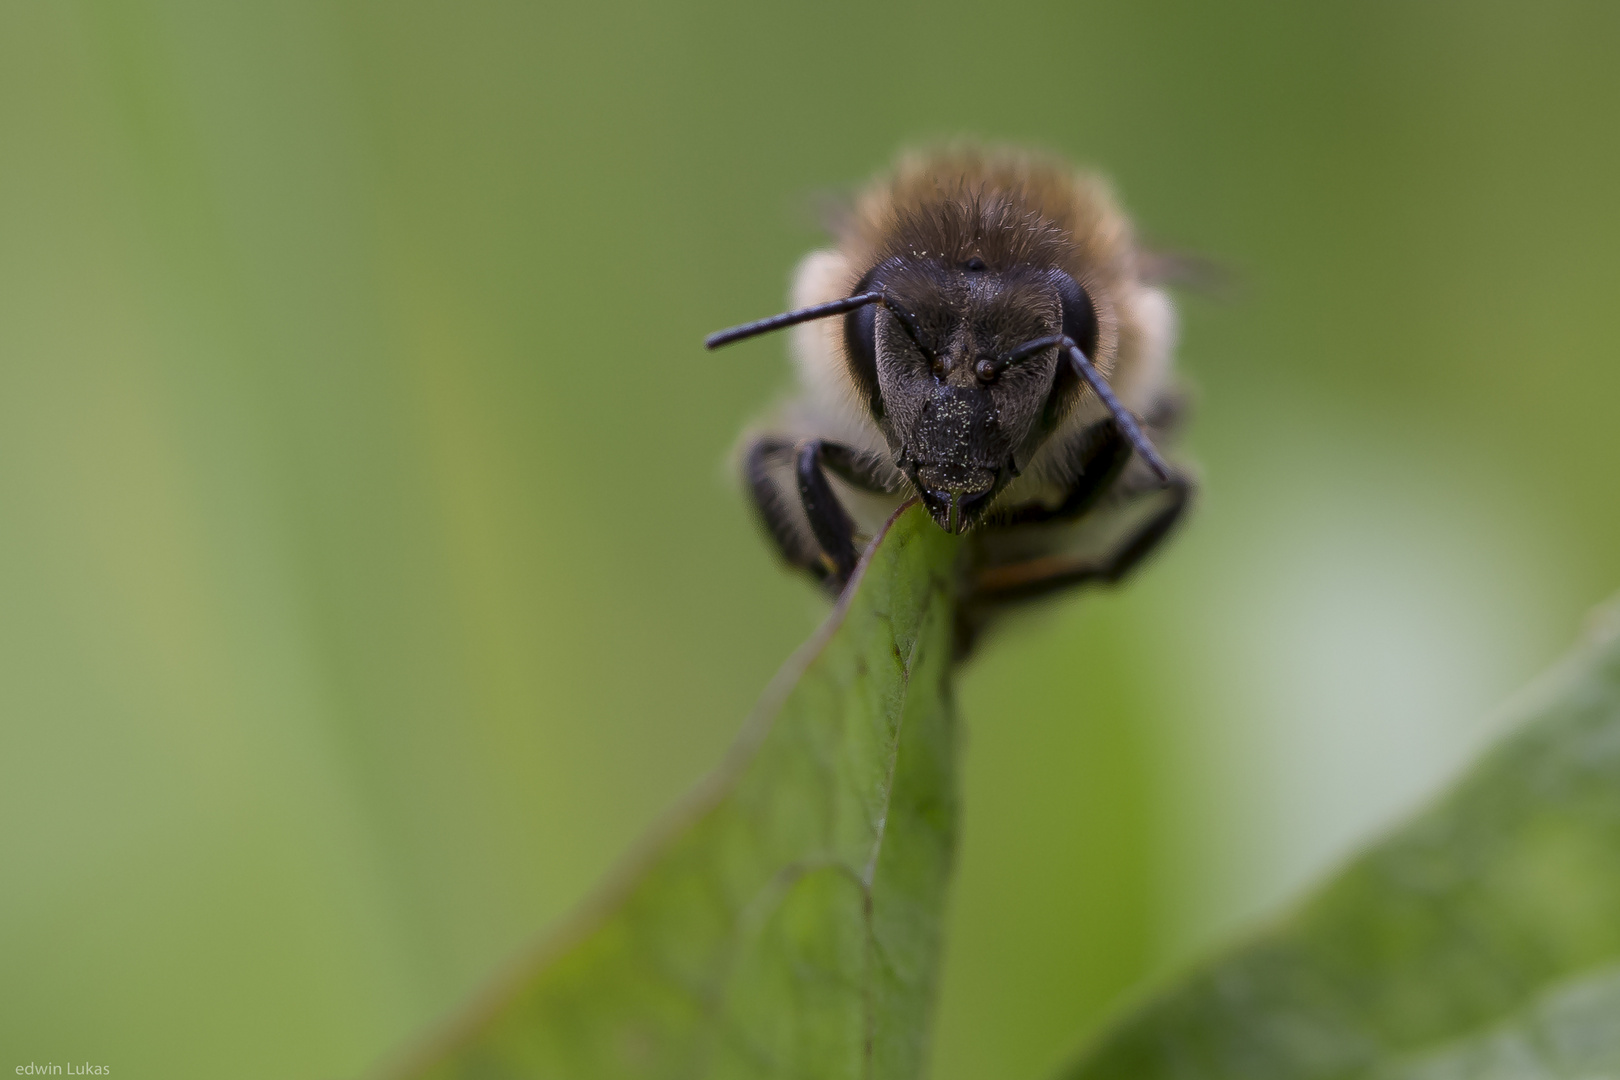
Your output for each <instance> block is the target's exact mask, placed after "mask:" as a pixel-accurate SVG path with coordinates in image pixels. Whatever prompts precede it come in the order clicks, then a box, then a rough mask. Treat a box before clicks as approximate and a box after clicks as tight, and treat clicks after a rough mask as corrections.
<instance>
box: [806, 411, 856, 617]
mask: <svg viewBox="0 0 1620 1080" xmlns="http://www.w3.org/2000/svg"><path fill="white" fill-rule="evenodd" d="M829 448H831V449H832V450H833V453H831V454H829V453H828V450H829ZM847 450H848V448H847V447H842V446H838V445H837V444H836V443H824V442H822V441H821V440H820V439H811V440H809V441H808V442H805V443H802V444H801V445H800V446H799V451H798V460H797V461H796V462H795V463H794V467H795V470H796V471H797V473H798V475H799V501H800V502H801V503H802V504H803V505H804V516H805V517H806V518H808V519H809V521H810V531H811V532H812V533H814V534H815V537H816V542H817V543H818V544H820V545H821V550H822V552H823V553H824V554H825V555H826V557H827V559H828V560H829V561H830V562H831V563H832V573H831V574H830V575H829V578H828V583H829V584H831V585H834V586H835V587H837V588H840V589H841V588H843V586H844V583H845V582H846V581H848V580H849V575H851V574H853V573H854V572H855V558H856V555H855V523H854V522H853V521H851V520H850V517H849V514H848V513H847V512H846V511H845V510H844V504H843V503H841V502H839V501H838V495H837V494H836V493H835V492H834V491H833V489H832V484H831V483H829V482H828V480H827V474H826V472H825V471H823V469H822V464H823V462H822V459H823V457H828V456H830V457H836V456H839V455H838V453H837V451H847Z"/></svg>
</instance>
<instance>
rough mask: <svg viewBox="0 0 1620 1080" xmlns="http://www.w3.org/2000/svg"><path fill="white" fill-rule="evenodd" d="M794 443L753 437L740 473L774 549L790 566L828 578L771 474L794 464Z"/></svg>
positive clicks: (818, 552)
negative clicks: (774, 546)
mask: <svg viewBox="0 0 1620 1080" xmlns="http://www.w3.org/2000/svg"><path fill="white" fill-rule="evenodd" d="M793 458H794V453H793V443H792V442H791V441H790V440H788V439H782V438H778V437H776V436H772V435H766V436H763V437H762V438H759V439H756V440H754V442H753V443H752V444H751V445H750V446H749V447H748V452H747V454H745V455H744V457H743V476H744V478H745V479H746V480H747V481H748V493H749V494H750V495H752V496H753V499H754V509H755V511H757V512H758V514H759V518H760V523H761V524H763V525H764V526H765V531H766V533H768V534H769V535H770V538H771V539H772V540H773V541H775V543H776V549H777V551H779V552H780V553H781V555H782V558H783V560H785V561H786V562H787V563H788V565H789V566H793V567H796V568H798V569H800V570H805V571H808V572H809V573H810V575H811V576H812V577H815V578H816V579H817V580H818V581H825V580H826V578H827V572H828V571H827V562H826V559H824V558H823V557H822V554H821V547H820V545H819V544H818V543H817V542H816V538H815V536H813V535H807V534H806V530H805V523H804V522H803V521H802V520H800V517H799V515H798V514H797V513H795V512H794V507H793V502H795V501H796V500H794V499H791V497H790V496H789V495H788V493H787V492H786V491H785V490H783V485H782V484H781V483H780V482H779V481H778V479H777V477H776V476H775V475H774V473H775V472H776V471H778V470H781V469H784V468H786V467H791V465H792V463H793Z"/></svg>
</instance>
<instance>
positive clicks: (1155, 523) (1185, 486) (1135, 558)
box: [968, 474, 1193, 606]
mask: <svg viewBox="0 0 1620 1080" xmlns="http://www.w3.org/2000/svg"><path fill="white" fill-rule="evenodd" d="M1165 492H1168V493H1169V494H1168V496H1166V495H1165V494H1164V493H1165ZM1192 494H1193V482H1192V481H1191V480H1189V479H1187V478H1186V477H1184V476H1179V475H1176V474H1171V477H1170V480H1169V482H1168V483H1167V484H1165V486H1164V487H1163V488H1156V489H1151V490H1148V491H1144V492H1141V493H1140V494H1138V495H1137V496H1135V497H1136V498H1151V497H1155V496H1157V497H1159V498H1163V499H1164V500H1165V503H1164V505H1163V506H1162V507H1161V508H1160V509H1159V510H1158V511H1157V512H1155V513H1154V514H1153V515H1152V516H1151V517H1149V518H1148V519H1147V520H1146V521H1144V522H1143V523H1142V524H1141V525H1140V526H1139V527H1137V528H1136V529H1135V530H1134V531H1133V532H1131V533H1129V534H1128V535H1126V536H1125V538H1124V539H1123V540H1121V541H1120V542H1119V543H1118V544H1117V545H1115V547H1114V549H1113V550H1112V551H1110V552H1108V553H1106V554H1105V555H1103V556H1102V557H1100V558H1078V557H1075V556H1069V555H1048V556H1043V557H1041V558H1036V559H1030V560H1028V561H1026V562H1017V563H1008V564H1005V565H1002V566H992V567H988V568H986V569H984V570H981V571H980V572H979V573H978V575H977V576H976V577H975V579H974V581H973V583H972V588H971V590H970V592H969V595H968V603H969V604H972V605H981V606H994V605H998V604H1003V603H1008V602H1012V601H1017V600H1031V599H1034V598H1036V597H1038V596H1045V595H1046V594H1048V593H1053V592H1057V591H1059V590H1061V589H1067V588H1071V587H1073V586H1076V585H1085V584H1088V583H1091V582H1097V583H1101V584H1106V585H1112V584H1113V583H1115V582H1117V581H1119V580H1120V579H1121V578H1123V577H1125V576H1126V575H1127V574H1129V573H1130V572H1131V571H1132V570H1134V569H1135V568H1136V566H1137V564H1139V563H1140V562H1141V561H1142V560H1143V559H1145V558H1147V556H1148V555H1149V554H1150V553H1151V552H1152V551H1153V549H1154V548H1156V547H1158V546H1159V544H1160V543H1161V542H1163V540H1164V538H1165V537H1167V536H1169V535H1170V531H1171V530H1172V529H1173V528H1175V526H1176V522H1178V521H1180V520H1181V516H1182V514H1184V513H1185V512H1186V510H1187V505H1188V504H1189V503H1190V502H1191V501H1192Z"/></svg>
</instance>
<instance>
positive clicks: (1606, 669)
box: [1067, 606, 1620, 1080]
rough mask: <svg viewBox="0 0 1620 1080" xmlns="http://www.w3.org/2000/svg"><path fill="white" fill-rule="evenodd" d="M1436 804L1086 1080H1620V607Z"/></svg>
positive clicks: (1166, 997)
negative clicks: (1561, 1079) (1602, 1079)
mask: <svg viewBox="0 0 1620 1080" xmlns="http://www.w3.org/2000/svg"><path fill="white" fill-rule="evenodd" d="M1511 712H1512V718H1513V720H1514V721H1515V723H1514V729H1513V731H1514V733H1513V734H1511V735H1510V736H1509V737H1508V738H1506V739H1505V740H1504V741H1503V742H1502V743H1501V744H1500V745H1498V746H1497V747H1496V748H1495V749H1494V750H1492V751H1491V752H1490V753H1489V754H1488V755H1486V757H1485V758H1484V759H1483V760H1482V761H1480V762H1479V763H1478V765H1477V766H1476V767H1475V768H1474V769H1473V770H1472V771H1471V772H1470V773H1469V775H1468V776H1466V777H1465V778H1464V779H1463V780H1462V781H1461V783H1459V784H1458V785H1457V786H1456V787H1455V788H1454V789H1453V790H1452V791H1451V792H1450V794H1448V795H1447V796H1445V797H1444V798H1442V799H1441V800H1440V801H1439V802H1438V804H1437V805H1435V806H1433V807H1432V808H1431V809H1429V810H1427V811H1426V812H1424V813H1422V814H1421V815H1419V816H1418V817H1417V818H1415V819H1414V820H1412V821H1411V822H1409V823H1408V824H1406V825H1405V826H1403V827H1402V828H1401V829H1399V830H1398V831H1397V832H1395V833H1394V834H1393V835H1392V836H1390V837H1389V838H1388V839H1386V840H1385V841H1383V842H1382V843H1380V844H1378V845H1377V846H1375V847H1373V848H1372V849H1371V850H1369V851H1367V852H1365V853H1364V854H1362V855H1361V856H1360V857H1358V858H1356V859H1355V860H1354V861H1353V862H1352V863H1350V865H1349V866H1347V867H1346V868H1345V869H1344V870H1343V871H1342V872H1340V873H1339V874H1338V875H1337V876H1336V877H1334V878H1333V879H1332V880H1331V881H1330V882H1328V884H1327V885H1326V886H1325V887H1323V888H1322V889H1321V890H1320V891H1319V892H1317V893H1316V894H1315V895H1314V896H1313V897H1312V898H1310V899H1308V900H1307V901H1306V902H1305V903H1304V904H1302V905H1301V906H1300V907H1299V908H1298V909H1297V910H1295V911H1294V912H1292V913H1291V914H1289V915H1288V916H1287V917H1285V918H1284V919H1283V920H1281V921H1280V922H1279V923H1278V924H1277V925H1275V926H1273V927H1271V928H1270V929H1269V930H1267V931H1265V932H1263V933H1262V934H1261V935H1260V936H1259V937H1258V938H1257V939H1256V940H1254V941H1252V942H1250V943H1249V944H1248V945H1246V946H1245V947H1243V948H1240V949H1238V950H1237V951H1236V952H1234V953H1232V954H1231V955H1229V956H1227V957H1225V958H1224V959H1221V960H1219V961H1217V962H1216V963H1214V964H1212V965H1210V966H1209V967H1208V968H1206V969H1205V970H1203V971H1200V972H1198V973H1196V974H1195V975H1194V976H1193V977H1192V978H1190V979H1189V980H1187V981H1186V982H1185V983H1184V984H1183V985H1181V986H1179V987H1177V988H1175V989H1173V990H1171V991H1169V992H1167V993H1165V994H1163V995H1162V996H1160V997H1159V998H1158V999H1157V1000H1154V1001H1151V1002H1149V1003H1147V1004H1146V1005H1145V1006H1144V1007H1142V1008H1140V1009H1139V1010H1137V1011H1136V1012H1134V1013H1133V1014H1132V1015H1129V1016H1128V1017H1126V1018H1125V1019H1124V1020H1123V1021H1122V1022H1120V1023H1118V1024H1117V1025H1116V1026H1114V1027H1113V1028H1112V1030H1111V1031H1109V1032H1107V1033H1106V1034H1105V1035H1104V1037H1103V1038H1102V1039H1101V1040H1100V1041H1099V1042H1098V1043H1097V1044H1096V1045H1095V1047H1094V1048H1093V1049H1092V1050H1091V1052H1090V1053H1088V1054H1086V1055H1085V1056H1084V1057H1083V1059H1082V1060H1081V1062H1080V1063H1079V1064H1078V1065H1077V1066H1076V1067H1075V1068H1074V1069H1072V1070H1070V1071H1069V1073H1068V1074H1067V1075H1068V1077H1069V1078H1070V1080H1103V1078H1115V1077H1120V1078H1123V1077H1130V1078H1132V1080H1153V1078H1156V1077H1175V1078H1177V1080H1195V1078H1205V1077H1208V1078H1216V1077H1221V1078H1227V1077H1230V1078H1234V1080H1235V1078H1239V1077H1241V1078H1243V1080H1306V1078H1310V1080H1326V1078H1330V1077H1331V1078H1350V1077H1358V1078H1359V1077H1365V1078H1369V1080H1398V1078H1410V1080H1419V1078H1422V1080H1440V1078H1450V1077H1456V1078H1459V1080H1461V1078H1465V1077H1466V1078H1477V1077H1504V1078H1505V1077H1526V1078H1529V1077H1535V1078H1554V1077H1569V1078H1575V1077H1599V1076H1608V1077H1613V1076H1620V606H1617V607H1611V608H1610V609H1609V610H1608V611H1607V612H1606V613H1604V614H1603V615H1601V616H1600V617H1599V618H1598V619H1597V620H1595V622H1594V630H1593V632H1592V633H1591V634H1590V635H1589V637H1588V640H1587V642H1586V643H1585V644H1584V645H1583V646H1582V647H1581V648H1580V649H1578V650H1577V651H1576V652H1575V653H1574V654H1573V655H1572V656H1571V657H1570V658H1569V659H1568V660H1566V661H1565V662H1564V663H1563V664H1562V665H1561V666H1560V667H1559V668H1557V669H1556V670H1555V671H1553V672H1552V673H1550V674H1549V675H1548V676H1547V677H1546V678H1545V679H1543V680H1542V681H1541V682H1539V683H1537V684H1536V685H1535V686H1534V687H1533V688H1532V690H1531V692H1529V693H1528V694H1526V695H1525V696H1524V697H1523V698H1522V699H1521V700H1520V701H1519V703H1518V704H1517V706H1516V707H1514V708H1513V709H1512V710H1511Z"/></svg>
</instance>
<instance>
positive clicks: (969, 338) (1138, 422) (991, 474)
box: [705, 147, 1194, 611]
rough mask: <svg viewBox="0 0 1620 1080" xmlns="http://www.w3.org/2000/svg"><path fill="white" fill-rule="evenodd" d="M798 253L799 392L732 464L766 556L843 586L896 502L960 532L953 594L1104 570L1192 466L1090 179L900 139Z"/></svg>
mask: <svg viewBox="0 0 1620 1080" xmlns="http://www.w3.org/2000/svg"><path fill="white" fill-rule="evenodd" d="M834 234H835V240H836V243H835V245H834V246H833V247H831V248H829V249H827V250H824V251H817V252H814V253H812V254H811V255H809V256H808V257H806V258H805V259H804V261H803V262H802V263H801V264H800V265H799V267H798V270H797V272H796V274H795V278H794V283H793V288H792V303H793V305H794V308H793V310H791V311H788V312H786V313H784V314H781V315H775V316H772V317H771V318H768V319H761V320H759V321H757V322H751V323H745V324H743V325H741V326H736V327H733V328H731V329H729V330H722V331H720V332H718V333H715V334H712V335H710V336H709V338H708V339H707V340H706V342H705V344H706V345H707V347H708V348H710V349H715V348H719V347H720V346H722V345H728V344H730V343H732V342H736V341H742V340H744V339H746V338H752V337H755V336H757V335H760V334H766V333H769V332H771V331H774V330H782V329H786V328H789V327H792V328H794V330H793V338H792V353H793V356H794V359H795V361H796V364H797V368H798V372H799V376H800V380H799V381H800V384H801V387H800V393H799V395H798V396H797V397H796V398H795V399H793V400H792V401H791V402H789V403H788V404H786V406H785V407H783V408H782V409H780V410H779V411H778V413H777V414H776V415H775V416H773V417H772V419H771V422H770V423H769V424H768V425H767V426H765V427H764V428H763V429H760V430H755V431H753V432H751V433H749V434H747V436H746V437H745V446H744V450H743V453H742V455H741V457H742V471H743V475H744V479H745V481H746V484H747V490H748V492H749V493H750V495H751V496H752V499H753V503H754V506H755V508H756V509H757V511H758V514H759V517H760V519H761V521H762V523H763V525H764V527H765V531H766V533H767V534H768V535H769V536H770V538H771V539H772V540H773V541H774V543H775V545H776V547H777V549H778V550H779V552H780V554H781V556H782V558H783V559H784V560H785V561H786V562H787V563H788V564H789V565H790V566H793V567H796V568H798V569H800V570H803V571H805V572H806V573H808V574H810V575H811V576H812V577H814V578H815V579H816V580H818V581H820V582H821V583H822V584H823V585H824V586H825V587H826V588H827V589H828V590H829V591H831V592H834V593H836V592H838V591H841V590H842V589H843V587H844V585H845V584H846V583H847V582H848V581H849V578H850V575H851V574H852V573H853V572H854V570H855V566H856V561H857V552H858V550H859V545H860V544H861V543H862V542H863V539H864V537H866V536H869V535H870V534H871V533H872V532H874V531H875V529H876V528H877V525H876V524H874V522H881V521H882V520H883V518H884V517H885V516H886V515H887V514H888V513H889V512H891V511H892V510H893V509H895V507H896V506H898V504H899V503H900V502H902V501H903V500H905V499H907V498H910V497H913V496H915V497H917V498H919V499H921V501H922V503H923V505H924V506H925V507H926V508H927V510H928V513H929V514H930V515H931V516H932V518H933V520H934V521H935V522H936V523H937V524H938V526H939V527H940V528H942V529H945V530H947V531H948V532H952V533H967V534H969V536H967V537H965V538H964V539H965V541H966V542H967V546H968V548H969V557H968V559H967V564H966V565H967V567H968V570H967V574H968V577H967V593H966V599H967V603H968V606H969V607H971V608H976V609H978V610H981V611H982V610H987V609H990V608H994V607H996V606H998V605H1001V604H1004V603H1009V602H1012V601H1018V600H1026V599H1030V598H1033V597H1037V596H1042V595H1045V594H1049V593H1052V592H1055V591H1057V590H1060V589H1065V588H1070V587H1074V586H1078V585H1083V584H1088V583H1113V582H1117V581H1119V580H1120V579H1121V578H1123V577H1124V576H1125V575H1127V574H1128V573H1130V572H1131V570H1133V569H1134V568H1135V567H1136V566H1137V565H1139V564H1140V563H1141V561H1142V560H1143V558H1144V557H1146V556H1147V555H1148V554H1149V553H1150V552H1152V551H1153V550H1154V549H1155V548H1156V547H1157V546H1158V545H1159V544H1160V543H1161V542H1162V541H1163V540H1164V539H1165V537H1166V536H1168V535H1169V534H1170V532H1171V531H1172V529H1173V528H1174V527H1175V525H1176V523H1177V522H1178V521H1179V520H1180V519H1181V518H1182V516H1183V515H1184V513H1185V511H1186V509H1187V506H1188V504H1189V502H1190V500H1191V497H1192V494H1193V490H1194V484H1193V481H1192V480H1191V479H1190V478H1189V477H1188V476H1187V475H1186V474H1185V473H1184V472H1183V471H1178V470H1177V469H1175V468H1172V467H1171V465H1170V464H1169V463H1167V462H1166V461H1165V459H1164V458H1163V457H1162V456H1161V455H1160V453H1159V450H1158V449H1157V446H1156V443H1159V442H1164V441H1165V440H1168V439H1169V438H1170V437H1171V436H1172V435H1173V433H1174V431H1175V429H1176V428H1177V427H1178V426H1179V420H1180V417H1181V415H1182V413H1183V409H1182V408H1181V402H1182V396H1181V394H1180V393H1179V391H1178V390H1177V388H1176V386H1175V383H1174V381H1173V379H1172V370H1171V353H1172V350H1173V346H1174V338H1175V315H1174V310H1173V308H1172V306H1171V303H1170V299H1169V297H1168V295H1167V294H1166V293H1165V291H1164V290H1163V289H1162V288H1161V287H1160V283H1159V282H1158V281H1157V280H1155V275H1154V273H1153V266H1154V260H1153V259H1152V258H1151V257H1150V256H1149V255H1148V254H1147V253H1146V252H1145V251H1144V250H1143V249H1142V248H1141V247H1140V246H1139V245H1138V243H1137V240H1136V238H1135V235H1134V233H1133V231H1132V228H1131V225H1130V222H1129V221H1128V220H1127V219H1126V217H1125V216H1124V214H1123V213H1122V212H1121V211H1120V209H1119V207H1118V206H1117V205H1116V203H1115V201H1114V199H1113V197H1112V195H1111V194H1110V192H1109V189H1108V187H1107V186H1106V185H1105V184H1104V183H1103V182H1102V181H1101V180H1100V179H1098V178H1097V177H1096V176H1094V175H1091V174H1089V173H1086V172H1081V171H1077V170H1075V169H1073V168H1071V167H1069V166H1067V165H1065V164H1064V163H1062V162H1060V161H1057V160H1055V159H1052V158H1047V157H1043V156H1039V155H1034V154H1027V153H1018V152H1012V151H987V150H981V149H977V148H965V147H955V148H949V149H944V150H939V151H934V152H930V153H923V154H914V155H909V156H904V157H902V158H901V159H900V161H899V162H898V164H897V166H896V167H895V168H894V170H893V171H892V172H891V173H890V174H889V175H888V176H886V177H884V178H882V179H879V180H878V181H876V182H875V183H873V184H872V185H871V186H870V187H868V188H867V189H866V190H865V192H864V193H862V194H861V195H860V196H859V197H858V199H857V200H856V201H855V202H854V204H853V205H852V206H851V207H850V208H849V209H848V210H847V211H846V212H845V214H844V216H843V218H842V220H840V221H839V222H837V223H836V224H835V225H834Z"/></svg>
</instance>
